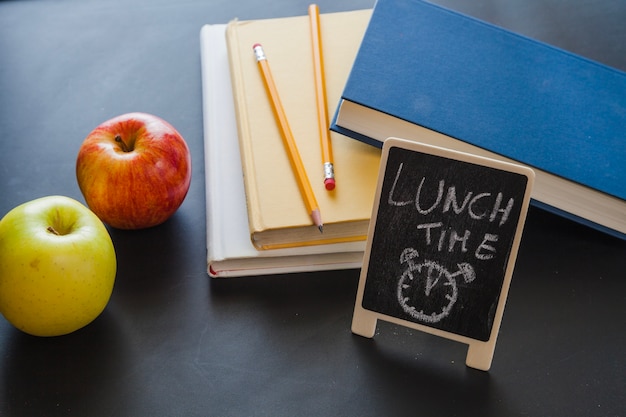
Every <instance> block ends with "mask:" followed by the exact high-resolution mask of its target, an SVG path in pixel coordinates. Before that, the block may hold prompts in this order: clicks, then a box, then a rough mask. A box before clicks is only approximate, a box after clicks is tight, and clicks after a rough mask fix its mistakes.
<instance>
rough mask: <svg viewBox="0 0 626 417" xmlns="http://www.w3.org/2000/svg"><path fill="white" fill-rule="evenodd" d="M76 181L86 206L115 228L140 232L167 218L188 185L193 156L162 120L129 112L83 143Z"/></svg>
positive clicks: (90, 135)
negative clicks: (138, 230)
mask: <svg viewBox="0 0 626 417" xmlns="http://www.w3.org/2000/svg"><path fill="white" fill-rule="evenodd" d="M76 179H77V180H78V186H79V187H80V191H81V192H82V193H83V196H84V197H85V201H86V202H87V205H88V206H89V208H90V209H91V210H92V211H93V212H94V213H95V214H96V215H97V216H98V217H99V218H100V219H101V220H102V221H103V222H105V223H107V224H109V225H110V226H113V227H115V228H118V229H142V228H146V227H151V226H156V225H158V224H161V223H163V222H164V221H165V220H167V219H168V218H169V217H170V216H171V215H172V214H174V212H175V211H176V210H177V209H178V207H180V205H181V204H182V202H183V200H184V199H185V196H186V195H187V191H188V190H189V184H190V182H191V156H190V153H189V148H188V147H187V144H186V143H185V140H184V139H183V137H182V136H181V135H180V133H178V132H177V131H176V129H174V127H173V126H172V125H170V124H169V123H167V122H166V121H165V120H163V119H161V118H159V117H157V116H153V115H151V114H146V113H128V114H124V115H121V116H118V117H115V118H113V119H111V120H107V121H106V122H104V123H102V124H101V125H99V126H98V127H96V128H95V129H94V130H93V131H92V132H91V133H90V134H89V135H88V136H87V137H86V138H85V140H84V142H83V144H82V145H81V147H80V150H79V152H78V158H77V160H76Z"/></svg>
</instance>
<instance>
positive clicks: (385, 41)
mask: <svg viewBox="0 0 626 417" xmlns="http://www.w3.org/2000/svg"><path fill="white" fill-rule="evenodd" d="M331 129H332V130H334V131H336V132H339V133H342V134H344V135H346V136H349V137H352V138H354V139H357V140H361V141H363V142H366V143H369V144H372V145H375V146H382V142H383V141H384V140H385V139H386V138H388V137H392V136H395V137H401V138H406V139H411V140H416V141H420V142H424V143H429V144H433V145H437V146H442V147H447V148H451V149H456V150H461V151H465V152H469V153H474V154H479V155H483V156H487V157H492V158H495V159H500V160H506V161H510V162H511V161H512V162H517V163H521V164H524V165H527V166H530V167H532V168H533V169H534V170H535V172H536V175H537V179H536V183H535V188H534V190H533V195H532V197H533V200H534V201H535V203H536V205H538V206H540V207H542V208H545V209H549V210H552V211H554V212H556V213H558V214H560V215H565V216H567V217H570V218H572V219H574V220H577V221H580V222H583V223H585V224H588V225H591V226H594V227H596V228H598V229H601V230H603V231H605V232H607V233H610V234H613V235H615V236H618V237H620V238H622V239H626V73H624V72H622V71H619V70H617V69H614V68H611V67H608V66H606V65H602V64H600V63H597V62H594V61H591V60H589V59H586V58H584V57H581V56H578V55H575V54H573V53H570V52H567V51H564V50H562V49H559V48H556V47H553V46H550V45H547V44H545V43H542V42H538V41H536V40H533V39H530V38H527V37H524V36H521V35H518V34H515V33H513V32H510V31H508V30H505V29H503V28H499V27H497V26H494V25H492V24H489V23H485V22H483V21H480V20H477V19H475V18H472V17H469V16H465V15H463V14H460V13H458V12H455V11H452V10H448V9H446V8H443V7H440V6H436V5H433V4H430V3H427V2H423V1H420V0H378V1H377V3H376V5H375V6H374V10H373V12H372V17H371V20H370V22H369V25H368V27H367V30H366V32H365V35H364V38H363V41H362V43H361V46H360V49H359V52H358V54H357V57H356V59H355V61H354V64H353V67H352V70H351V73H350V76H349V78H348V81H347V83H346V86H345V89H344V92H343V94H342V98H341V100H340V102H339V105H338V108H337V111H336V113H335V115H334V118H333V121H332V126H331Z"/></svg>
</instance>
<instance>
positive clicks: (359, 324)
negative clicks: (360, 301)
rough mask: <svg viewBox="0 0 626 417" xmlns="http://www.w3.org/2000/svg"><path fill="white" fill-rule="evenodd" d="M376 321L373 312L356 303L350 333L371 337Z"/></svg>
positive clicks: (374, 330) (374, 331)
mask: <svg viewBox="0 0 626 417" xmlns="http://www.w3.org/2000/svg"><path fill="white" fill-rule="evenodd" d="M376 321H377V318H376V315H375V314H373V313H372V312H370V311H367V310H365V309H363V308H362V307H360V306H358V305H357V306H356V307H355V309H354V315H353V316H352V333H355V334H358V335H359V336H363V337H369V338H372V337H374V333H376Z"/></svg>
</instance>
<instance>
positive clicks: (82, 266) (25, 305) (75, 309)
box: [0, 196, 117, 336]
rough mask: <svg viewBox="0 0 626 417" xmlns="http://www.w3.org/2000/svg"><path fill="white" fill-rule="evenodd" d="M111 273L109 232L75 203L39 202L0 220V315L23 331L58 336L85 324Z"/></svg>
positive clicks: (107, 291)
mask: <svg viewBox="0 0 626 417" xmlns="http://www.w3.org/2000/svg"><path fill="white" fill-rule="evenodd" d="M116 269H117V261H116V257H115V249H114V247H113V242H112V241H111V237H110V235H109V232H108V231H107V229H106V228H105V226H104V224H103V223H102V221H101V220H100V219H99V218H98V217H97V216H96V215H95V214H94V213H93V212H92V211H91V210H89V209H88V208H87V207H85V206H84V205H83V204H81V203H79V202H78V201H76V200H73V199H71V198H68V197H63V196H49V197H43V198H39V199H36V200H32V201H29V202H27V203H24V204H22V205H20V206H18V207H15V208H14V209H13V210H11V211H9V213H7V214H6V215H5V216H4V218H2V220H0V313H2V315H3V316H4V317H5V318H6V319H7V320H8V321H9V322H10V323H11V324H13V325H14V326H15V327H17V328H18V329H20V330H22V331H24V332H26V333H29V334H32V335H36V336H58V335H62V334H67V333H71V332H73V331H75V330H78V329H80V328H81V327H84V326H86V325H87V324H89V323H91V322H92V321H93V320H94V319H95V318H96V317H98V316H99V315H100V313H101V312H102V311H103V310H104V308H105V307H106V305H107V303H108V302H109V299H110V297H111V293H112V291H113V284H114V281H115V273H116Z"/></svg>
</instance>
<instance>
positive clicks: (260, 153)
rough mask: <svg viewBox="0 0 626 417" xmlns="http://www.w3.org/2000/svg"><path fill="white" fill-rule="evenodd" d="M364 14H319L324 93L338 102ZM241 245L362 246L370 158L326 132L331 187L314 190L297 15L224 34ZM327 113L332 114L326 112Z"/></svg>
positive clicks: (312, 118) (301, 26)
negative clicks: (302, 176)
mask: <svg viewBox="0 0 626 417" xmlns="http://www.w3.org/2000/svg"><path fill="white" fill-rule="evenodd" d="M370 14H371V10H356V11H350V12H340V13H322V14H321V20H320V21H321V32H322V45H323V47H324V50H323V54H324V68H325V75H326V90H327V91H326V94H327V97H328V102H329V103H336V102H337V101H338V100H339V97H340V95H341V92H342V90H343V86H344V85H345V82H346V79H347V77H348V74H349V72H350V69H351V67H352V62H353V60H354V57H355V56H356V53H357V50H358V47H359V45H360V41H361V39H362V37H363V33H364V32H365V28H366V26H367V23H368V21H369V16H370ZM226 38H227V48H228V53H229V62H230V70H231V79H232V84H233V94H234V102H235V114H236V119H237V131H238V137H239V144H240V152H241V159H242V169H243V173H244V185H245V192H246V200H247V208H248V219H249V226H250V233H251V239H252V242H253V244H254V246H255V247H257V248H259V249H276V248H282V247H293V246H307V245H320V244H328V243H337V242H349V241H364V240H365V239H366V237H367V228H368V224H369V218H370V215H371V209H372V205H373V201H374V200H373V199H374V193H375V189H376V183H377V175H378V164H379V161H380V150H378V149H375V148H373V147H371V146H368V145H366V144H363V143H360V142H358V141H354V140H352V139H349V138H346V137H344V136H342V135H339V134H336V133H334V132H333V133H332V135H331V141H332V146H333V155H334V166H335V178H336V180H337V187H336V188H335V189H334V190H332V191H328V190H326V189H325V187H324V176H323V172H322V170H321V167H322V156H321V148H320V132H319V130H318V123H317V110H316V96H315V78H314V69H313V51H312V45H311V34H310V26H309V18H308V16H307V15H304V14H303V15H302V16H295V17H288V18H276V19H263V20H253V21H239V20H233V21H231V22H230V23H229V24H228V26H227V29H226ZM256 43H260V44H262V45H263V49H264V51H265V54H266V56H267V59H268V61H269V62H270V64H271V68H272V75H273V79H274V82H275V84H276V88H277V90H278V94H279V95H280V100H281V103H282V106H283V108H284V110H285V113H286V117H287V119H288V121H289V125H290V128H291V131H292V132H293V136H294V138H295V142H296V144H297V148H298V151H299V153H300V156H301V158H302V161H303V165H304V167H305V170H306V172H307V175H308V177H309V179H310V183H311V185H312V187H313V192H314V194H315V197H316V199H317V202H318V203H319V208H320V211H321V216H322V219H323V223H324V227H323V230H324V231H323V233H322V234H320V231H319V230H318V228H317V227H316V226H315V225H314V224H313V222H312V220H311V217H310V213H309V212H307V208H306V206H305V204H304V201H303V200H302V197H301V194H300V191H299V189H298V184H297V182H296V178H295V177H294V174H293V171H292V169H291V166H290V162H289V157H288V155H287V153H286V150H285V148H284V145H283V142H282V138H281V132H280V130H279V127H278V125H277V123H276V120H275V118H274V115H273V113H272V106H271V103H270V101H269V98H268V96H267V93H266V91H265V87H264V85H263V79H262V76H261V73H260V71H259V68H258V67H257V61H256V58H255V54H254V52H253V45H254V44H256ZM331 112H332V109H331Z"/></svg>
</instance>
